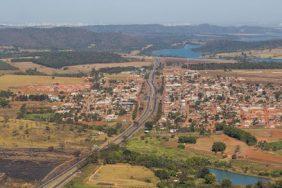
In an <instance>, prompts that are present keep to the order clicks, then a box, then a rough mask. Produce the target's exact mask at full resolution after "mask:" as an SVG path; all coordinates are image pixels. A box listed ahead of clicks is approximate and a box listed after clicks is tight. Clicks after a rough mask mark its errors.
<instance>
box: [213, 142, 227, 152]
mask: <svg viewBox="0 0 282 188" xmlns="http://www.w3.org/2000/svg"><path fill="white" fill-rule="evenodd" d="M225 149H226V144H225V143H223V142H214V143H213V145H212V151H213V152H215V153H217V152H222V153H223V152H224V150H225Z"/></svg>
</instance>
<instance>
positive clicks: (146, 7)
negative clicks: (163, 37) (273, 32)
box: [0, 0, 282, 25]
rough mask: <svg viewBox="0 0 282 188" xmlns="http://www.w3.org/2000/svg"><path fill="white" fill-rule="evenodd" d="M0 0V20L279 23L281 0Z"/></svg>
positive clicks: (27, 21) (39, 21) (23, 22)
mask: <svg viewBox="0 0 282 188" xmlns="http://www.w3.org/2000/svg"><path fill="white" fill-rule="evenodd" d="M0 1H1V2H0V24H28V23H34V24H37V23H54V24H55V23H57V24H63V23H69V24H76V23H83V24H133V23H137V24H143V23H162V24H200V23H211V24H220V25H237V24H256V25H258V24H263V25H278V24H280V23H282V0H0Z"/></svg>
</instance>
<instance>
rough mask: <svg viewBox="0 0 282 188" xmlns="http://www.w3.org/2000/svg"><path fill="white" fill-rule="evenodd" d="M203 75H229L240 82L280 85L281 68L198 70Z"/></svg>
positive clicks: (281, 82)
mask: <svg viewBox="0 0 282 188" xmlns="http://www.w3.org/2000/svg"><path fill="white" fill-rule="evenodd" d="M200 72H201V74H202V75H204V76H216V75H221V76H229V77H236V78H238V79H239V80H240V81H242V82H254V83H275V84H280V85H282V70H281V69H272V70H233V71H231V72H226V71H224V70H207V71H200Z"/></svg>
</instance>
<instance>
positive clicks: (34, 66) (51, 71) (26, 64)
mask: <svg viewBox="0 0 282 188" xmlns="http://www.w3.org/2000/svg"><path fill="white" fill-rule="evenodd" d="M10 64H11V65H13V66H14V67H17V68H18V69H19V70H20V71H22V72H25V71H26V70H28V69H37V71H39V72H43V73H45V74H50V75H51V74H54V73H56V72H57V71H58V70H56V69H54V68H50V67H46V66H42V65H38V64H35V63H32V62H16V63H10Z"/></svg>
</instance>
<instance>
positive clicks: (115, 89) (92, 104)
mask: <svg viewBox="0 0 282 188" xmlns="http://www.w3.org/2000/svg"><path fill="white" fill-rule="evenodd" d="M142 83H143V78H142V77H141V76H139V75H131V76H129V77H128V78H126V79H111V78H104V79H103V80H101V83H100V84H99V88H96V89H95V88H92V89H91V90H90V91H81V92H73V93H71V94H70V95H68V96H67V97H66V98H65V99H64V104H63V105H62V106H60V107H59V108H58V109H57V111H56V112H57V113H59V114H63V115H66V114H67V115H68V117H67V118H68V119H69V118H72V119H73V120H75V121H79V122H92V121H108V122H109V121H115V120H117V119H118V118H120V117H124V116H126V115H127V116H128V115H130V114H131V112H132V110H133V109H134V106H135V105H136V104H137V103H138V101H139V98H138V96H139V93H140V90H141V86H142ZM128 117H131V116H128Z"/></svg>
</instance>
